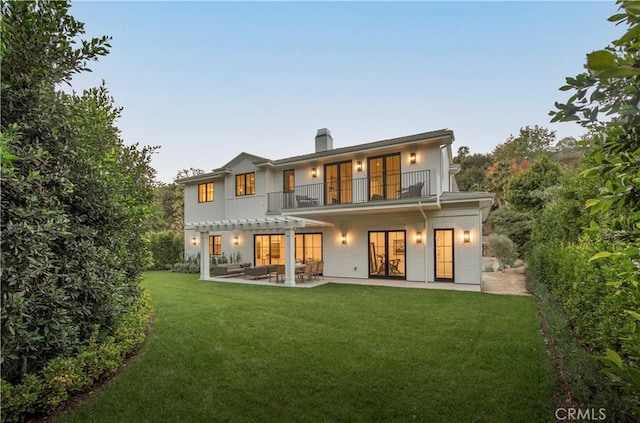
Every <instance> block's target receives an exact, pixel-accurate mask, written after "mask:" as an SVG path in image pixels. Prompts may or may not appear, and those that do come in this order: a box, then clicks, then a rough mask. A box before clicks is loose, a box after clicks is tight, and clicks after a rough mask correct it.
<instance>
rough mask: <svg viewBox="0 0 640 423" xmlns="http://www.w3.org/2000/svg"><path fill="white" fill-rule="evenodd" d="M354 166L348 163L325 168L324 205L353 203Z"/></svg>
mask: <svg viewBox="0 0 640 423" xmlns="http://www.w3.org/2000/svg"><path fill="white" fill-rule="evenodd" d="M352 182H353V166H352V164H351V160H349V161H348V162H341V163H331V164H328V165H325V166H324V203H325V204H349V203H352V202H353V184H352Z"/></svg>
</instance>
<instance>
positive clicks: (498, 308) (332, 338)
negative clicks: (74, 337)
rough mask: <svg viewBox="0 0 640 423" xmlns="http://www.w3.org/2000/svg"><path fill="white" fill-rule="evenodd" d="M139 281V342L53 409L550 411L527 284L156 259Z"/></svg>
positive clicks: (245, 413)
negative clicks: (340, 276)
mask: <svg viewBox="0 0 640 423" xmlns="http://www.w3.org/2000/svg"><path fill="white" fill-rule="evenodd" d="M144 286H145V287H146V288H147V289H148V290H149V291H150V292H151V296H152V299H153V304H154V310H155V322H154V326H153V330H152V332H151V333H150V335H149V337H148V341H147V345H146V346H145V348H144V349H143V350H142V351H141V353H140V354H139V356H138V358H137V359H136V361H135V362H134V363H133V364H132V365H131V366H130V368H129V369H127V370H126V371H125V372H124V373H122V374H121V375H120V376H118V377H117V378H116V379H115V380H114V381H113V382H112V383H110V384H109V385H108V386H106V387H105V388H104V389H101V390H99V391H98V392H96V393H94V394H93V395H92V396H91V398H90V399H88V400H87V401H85V402H84V403H83V404H82V405H81V406H79V407H78V408H77V409H76V410H75V411H74V412H73V413H71V414H70V415H64V416H61V417H60V418H59V419H57V420H56V421H57V422H58V423H63V422H103V421H104V422H176V421H184V422H216V421H224V422H284V421H286V422H382V421H384V422H394V421H395V422H408V421H417V422H438V421H440V422H442V421H465V422H505V421H518V422H529V421H531V422H539V421H551V420H553V411H554V410H553V405H552V402H551V395H552V391H553V386H554V378H553V372H552V370H551V366H550V364H549V362H548V359H547V354H546V351H545V347H544V344H543V341H542V338H541V335H540V332H539V323H538V320H537V317H536V309H535V304H534V301H533V299H532V298H530V297H511V296H497V295H487V294H479V293H470V292H453V291H435V290H420V289H398V288H384V287H366V286H349V285H325V286H321V287H317V288H313V289H288V288H280V287H278V288H275V287H269V286H251V285H234V284H228V283H212V282H200V281H198V280H197V276H196V275H188V274H175V273H166V272H150V273H148V274H147V276H146V279H145V281H144Z"/></svg>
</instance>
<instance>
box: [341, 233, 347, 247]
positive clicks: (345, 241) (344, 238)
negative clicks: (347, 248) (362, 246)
mask: <svg viewBox="0 0 640 423" xmlns="http://www.w3.org/2000/svg"><path fill="white" fill-rule="evenodd" d="M340 243H341V244H342V245H346V244H347V234H340Z"/></svg>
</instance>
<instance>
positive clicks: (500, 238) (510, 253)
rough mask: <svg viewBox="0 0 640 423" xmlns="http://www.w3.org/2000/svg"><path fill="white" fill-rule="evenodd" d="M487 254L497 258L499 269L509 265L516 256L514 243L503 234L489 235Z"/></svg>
mask: <svg viewBox="0 0 640 423" xmlns="http://www.w3.org/2000/svg"><path fill="white" fill-rule="evenodd" d="M489 254H491V255H493V256H494V257H495V258H497V259H498V263H499V264H500V267H499V270H503V269H504V268H505V267H507V266H511V265H512V264H513V263H514V262H515V261H516V258H518V251H517V250H516V245H515V244H514V243H513V241H511V240H510V239H509V238H507V237H506V236H504V235H496V234H491V235H489Z"/></svg>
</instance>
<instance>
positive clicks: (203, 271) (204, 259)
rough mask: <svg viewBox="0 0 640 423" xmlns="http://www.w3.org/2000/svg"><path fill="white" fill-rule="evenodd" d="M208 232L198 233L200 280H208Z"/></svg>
mask: <svg viewBox="0 0 640 423" xmlns="http://www.w3.org/2000/svg"><path fill="white" fill-rule="evenodd" d="M208 234H209V233H208V232H200V280H201V281H207V280H209V279H210V273H209V251H208V250H209V237H208V236H207V235H208Z"/></svg>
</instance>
